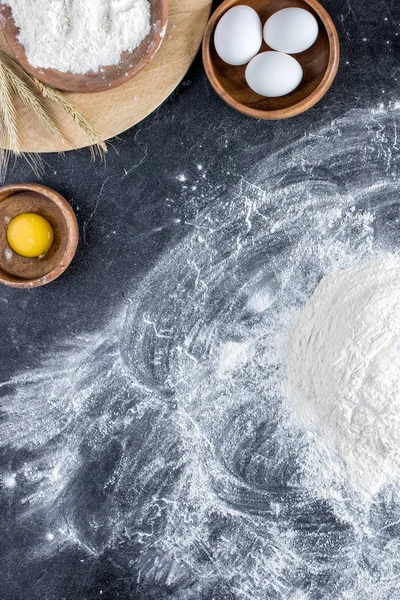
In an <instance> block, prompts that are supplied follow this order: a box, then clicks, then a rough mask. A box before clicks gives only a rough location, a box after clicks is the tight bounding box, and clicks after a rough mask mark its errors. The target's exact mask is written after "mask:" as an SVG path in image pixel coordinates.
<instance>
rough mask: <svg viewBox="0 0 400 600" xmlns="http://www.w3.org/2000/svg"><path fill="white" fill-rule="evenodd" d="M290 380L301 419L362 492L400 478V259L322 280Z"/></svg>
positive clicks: (295, 335)
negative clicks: (337, 459)
mask: <svg viewBox="0 0 400 600" xmlns="http://www.w3.org/2000/svg"><path fill="white" fill-rule="evenodd" d="M288 379H289V394H290V395H291V396H293V398H295V399H296V403H295V414H296V416H297V418H298V419H299V420H300V421H301V422H302V423H303V424H304V426H305V427H307V428H312V429H316V430H317V435H316V442H317V443H323V444H325V445H326V446H327V447H328V448H329V449H330V450H331V451H333V452H334V453H337V455H339V460H341V461H342V462H343V463H344V465H345V470H346V471H347V476H348V480H349V485H350V486H351V487H352V488H353V489H354V490H355V491H356V492H359V493H360V494H362V495H363V496H365V495H366V496H372V495H374V494H376V493H377V492H378V491H379V489H380V488H381V487H382V486H383V485H384V484H385V483H390V482H391V481H393V480H394V479H398V478H399V477H400V257H397V256H394V255H388V256H384V257H382V258H379V259H375V260H373V261H370V262H366V263H361V264H359V265H356V266H352V267H350V268H347V269H344V270H342V271H339V272H333V273H331V274H329V275H327V276H325V277H324V278H323V279H322V281H321V282H320V284H319V285H318V287H317V288H316V290H315V292H314V294H313V296H312V297H311V298H310V300H309V301H308V302H306V304H305V305H304V306H303V308H302V309H301V310H300V311H299V313H298V315H297V318H296V320H295V323H294V328H293V331H292V333H291V339H290V352H289V361H288ZM337 455H336V456H337Z"/></svg>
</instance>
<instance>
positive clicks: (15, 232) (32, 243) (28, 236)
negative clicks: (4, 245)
mask: <svg viewBox="0 0 400 600" xmlns="http://www.w3.org/2000/svg"><path fill="white" fill-rule="evenodd" d="M53 240H54V231H53V228H52V226H51V225H50V223H49V222H48V221H47V220H46V219H45V218H44V217H42V216H41V215H38V214H36V213H24V214H21V215H18V216H16V217H14V218H13V219H12V221H10V223H9V225H8V227H7V242H8V243H9V245H10V247H11V248H12V250H14V252H16V253H17V254H19V255H20V256H26V257H28V258H34V257H37V256H41V255H42V254H45V253H46V252H47V251H48V250H49V248H50V247H51V245H52V243H53Z"/></svg>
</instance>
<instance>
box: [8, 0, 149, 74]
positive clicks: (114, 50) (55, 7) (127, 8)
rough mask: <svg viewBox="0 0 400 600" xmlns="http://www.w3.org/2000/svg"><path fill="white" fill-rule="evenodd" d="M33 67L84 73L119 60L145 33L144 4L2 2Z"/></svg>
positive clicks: (119, 0)
mask: <svg viewBox="0 0 400 600" xmlns="http://www.w3.org/2000/svg"><path fill="white" fill-rule="evenodd" d="M4 3H5V4H7V5H8V6H10V7H11V10H12V16H13V19H14V21H15V23H16V25H17V27H18V28H19V31H20V33H19V41H20V43H21V44H22V45H23V46H24V48H25V52H26V55H27V58H28V61H29V63H30V64H31V65H32V66H33V67H36V68H43V69H47V68H52V69H57V70H59V71H62V72H67V71H70V72H72V73H87V72H88V71H94V72H96V71H98V70H99V69H100V68H101V67H104V66H107V65H116V64H118V63H119V62H120V58H121V54H122V52H124V51H129V52H132V51H133V50H134V49H135V48H137V46H138V45H139V44H140V42H141V41H142V40H143V39H144V38H145V37H146V36H147V35H148V33H149V32H150V21H151V19H150V13H151V10H150V3H149V1H148V0H4Z"/></svg>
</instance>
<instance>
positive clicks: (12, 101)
mask: <svg viewBox="0 0 400 600" xmlns="http://www.w3.org/2000/svg"><path fill="white" fill-rule="evenodd" d="M20 101H22V102H23V103H24V104H25V105H26V106H27V107H29V108H30V109H31V110H32V112H33V113H34V114H35V116H36V117H37V118H38V120H39V121H40V123H41V124H42V125H43V126H44V127H45V128H46V129H47V131H48V132H49V133H50V134H51V135H52V136H54V137H55V138H56V139H57V140H59V141H61V142H64V143H65V142H67V141H68V140H67V139H66V137H65V135H64V134H63V132H62V131H61V128H60V127H59V125H58V123H57V121H56V120H55V118H54V117H53V116H52V114H51V111H50V109H49V105H50V106H51V105H53V106H54V105H56V106H59V107H60V108H61V109H62V110H64V112H66V113H67V114H69V115H70V116H71V117H72V118H73V120H74V121H75V123H76V124H77V125H78V127H79V128H80V129H81V130H82V131H83V132H84V133H85V135H86V137H87V139H88V141H89V142H90V149H91V152H92V156H93V157H94V156H95V155H96V153H98V154H99V155H100V156H101V157H103V156H104V154H105V153H106V152H107V146H106V144H105V142H104V141H103V140H102V139H101V138H100V136H99V134H98V133H97V131H96V129H95V128H94V126H93V125H92V124H91V123H90V121H89V120H88V119H87V118H86V117H85V116H84V115H82V113H80V112H79V111H78V109H77V108H76V107H75V106H74V105H73V104H72V103H71V102H69V100H67V98H66V97H65V96H64V95H63V94H62V93H61V92H59V91H58V90H54V89H52V88H50V87H48V86H47V85H45V84H44V83H42V82H40V81H38V80H37V79H36V78H33V77H31V76H30V75H28V73H26V72H25V71H24V69H22V67H21V66H20V65H19V64H18V63H16V62H15V61H14V60H12V59H11V58H10V57H9V56H7V55H6V54H4V52H2V51H0V133H1V134H2V135H3V137H4V139H5V142H6V145H7V146H8V148H9V150H8V151H5V153H4V155H3V157H0V158H2V165H1V166H0V173H1V171H2V170H3V171H4V169H5V168H6V165H7V162H8V158H9V153H10V152H11V153H12V154H15V155H17V156H18V155H20V154H21V153H22V148H21V141H20V136H19V119H18V110H17V105H18V102H20ZM25 157H26V158H27V160H28V162H29V163H30V164H31V166H32V168H34V170H35V171H36V172H37V171H40V158H39V157H38V156H34V155H26V154H25Z"/></svg>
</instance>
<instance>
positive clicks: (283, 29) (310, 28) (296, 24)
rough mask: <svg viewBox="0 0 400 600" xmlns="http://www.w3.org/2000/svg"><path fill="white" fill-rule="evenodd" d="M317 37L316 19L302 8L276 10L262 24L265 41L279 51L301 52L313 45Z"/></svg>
mask: <svg viewBox="0 0 400 600" xmlns="http://www.w3.org/2000/svg"><path fill="white" fill-rule="evenodd" d="M317 37H318V23H317V19H316V18H315V17H314V15H312V14H311V13H310V12H308V10H304V9H303V8H295V7H293V8H283V9H282V10H278V12H276V13H274V14H273V15H272V16H271V17H270V18H269V19H268V21H267V22H266V23H265V25H264V40H265V43H266V44H268V46H269V47H270V48H272V49H273V50H278V51H279V52H287V53H288V54H297V53H298V52H303V51H304V50H307V48H310V46H312V45H313V43H314V42H315V40H316V39H317Z"/></svg>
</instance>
